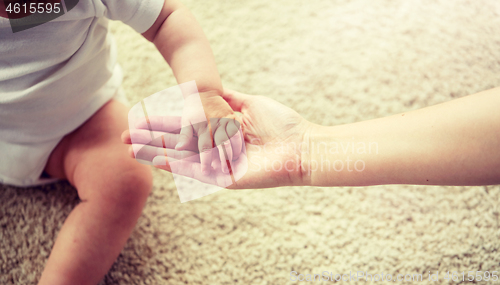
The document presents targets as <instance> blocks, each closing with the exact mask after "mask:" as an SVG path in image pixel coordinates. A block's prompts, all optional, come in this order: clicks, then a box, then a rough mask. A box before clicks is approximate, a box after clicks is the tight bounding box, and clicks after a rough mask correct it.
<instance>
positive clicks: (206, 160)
mask: <svg viewBox="0 0 500 285" xmlns="http://www.w3.org/2000/svg"><path fill="white" fill-rule="evenodd" d="M212 148H213V144H212V136H211V135H210V131H209V130H208V128H205V129H204V130H203V131H202V132H201V133H199V134H198V149H199V151H200V162H201V172H202V174H204V175H207V174H209V173H210V168H211V165H212V151H213V150H212Z"/></svg>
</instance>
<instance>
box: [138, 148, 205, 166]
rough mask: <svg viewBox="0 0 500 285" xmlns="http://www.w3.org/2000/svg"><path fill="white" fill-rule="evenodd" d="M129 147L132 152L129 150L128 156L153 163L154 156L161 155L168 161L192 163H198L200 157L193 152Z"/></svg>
mask: <svg viewBox="0 0 500 285" xmlns="http://www.w3.org/2000/svg"><path fill="white" fill-rule="evenodd" d="M130 147H131V148H132V149H133V150H130V149H129V155H131V156H132V157H134V158H136V159H140V160H145V161H153V159H154V158H155V157H156V156H160V155H163V156H165V157H167V159H168V160H169V161H173V160H181V159H184V160H187V161H192V162H200V156H199V155H198V153H197V152H194V151H187V150H183V151H179V150H175V149H171V148H163V147H156V146H151V145H141V144H133V145H131V146H130ZM130 152H131V153H130Z"/></svg>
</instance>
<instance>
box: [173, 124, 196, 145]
mask: <svg viewBox="0 0 500 285" xmlns="http://www.w3.org/2000/svg"><path fill="white" fill-rule="evenodd" d="M192 141H193V126H191V125H187V126H185V127H183V128H182V129H181V132H180V133H179V141H178V142H177V144H176V145H175V149H176V150H185V149H187V147H188V146H189V144H190V143H191V142H192Z"/></svg>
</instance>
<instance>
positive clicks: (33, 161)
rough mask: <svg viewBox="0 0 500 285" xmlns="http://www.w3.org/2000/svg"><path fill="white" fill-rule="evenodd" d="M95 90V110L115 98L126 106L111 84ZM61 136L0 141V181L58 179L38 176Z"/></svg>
mask: <svg viewBox="0 0 500 285" xmlns="http://www.w3.org/2000/svg"><path fill="white" fill-rule="evenodd" d="M97 93H98V94H96V95H97V96H99V97H101V98H102V99H101V100H98V101H99V102H100V103H99V106H92V107H93V109H95V110H98V109H99V108H100V107H102V106H103V105H104V104H106V103H107V102H108V101H109V100H111V99H115V100H118V101H120V102H122V103H123V104H125V105H126V106H127V107H129V106H130V104H129V102H128V100H127V98H126V96H125V93H124V92H123V90H122V89H121V88H118V89H117V88H116V86H115V85H114V84H107V85H105V86H103V87H102V88H101V89H99V90H98V91H97ZM87 119H88V118H87ZM87 119H85V120H84V121H83V122H85V121H86V120H87ZM83 122H82V123H83ZM20 131H22V130H20ZM63 137H64V136H61V137H57V138H54V139H51V140H49V141H44V142H33V143H31V142H30V143H9V142H5V141H1V140H0V183H1V184H9V185H14V186H19V187H29V186H36V185H43V184H47V183H53V182H56V181H58V179H55V178H42V177H40V176H41V174H42V172H43V170H44V169H45V165H46V164H47V161H48V159H49V156H50V154H51V153H52V151H53V150H54V148H55V147H56V146H57V144H58V143H59V141H61V139H62V138H63Z"/></svg>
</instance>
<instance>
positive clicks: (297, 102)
mask: <svg viewBox="0 0 500 285" xmlns="http://www.w3.org/2000/svg"><path fill="white" fill-rule="evenodd" d="M183 2H184V3H185V4H186V6H188V8H190V9H191V11H192V12H193V13H194V14H195V16H196V17H197V19H198V20H199V22H200V23H201V25H202V26H203V28H204V30H205V32H206V34H207V36H208V38H209V40H210V42H211V44H212V47H213V50H214V53H215V56H216V59H217V63H218V68H219V71H220V74H221V77H222V80H223V84H224V86H225V87H228V88H232V89H235V90H238V91H241V92H244V93H248V94H260V95H266V96H269V97H271V98H273V99H275V100H277V101H279V102H281V103H283V104H285V105H287V106H289V107H291V108H293V109H295V110H296V111H297V112H299V113H300V114H301V115H302V116H304V117H305V118H306V119H307V120H310V121H312V122H314V123H317V124H323V125H337V124H346V123H352V122H358V121H362V120H368V119H373V118H379V117H384V116H388V115H392V114H396V113H399V112H406V111H410V110H415V109H418V108H422V107H426V106H430V105H434V104H437V103H440V102H445V101H448V100H451V99H454V98H458V97H461V96H465V95H467V94H473V93H476V92H479V91H482V90H486V89H489V88H492V87H495V86H500V2H499V1H497V0H456V1H446V0H414V1H404V0H385V1H384V0H371V1H368V0H365V1H364V0H352V1H348V0H328V1H323V0H311V1H304V0H300V1H299V0H286V1H284V0H276V1H268V0H253V1H228V0H214V1H201V0H184V1H183ZM111 27H112V31H113V33H114V34H115V35H116V40H117V42H118V45H119V62H120V63H121V65H122V67H123V69H124V72H125V79H124V83H123V85H124V89H125V91H126V93H127V96H128V98H129V99H130V101H131V102H132V103H136V102H138V101H139V100H140V99H141V98H144V97H147V96H149V95H151V94H153V93H155V92H157V91H159V90H162V89H165V88H168V87H171V86H174V85H175V80H174V78H173V76H172V73H171V71H170V70H169V68H168V66H167V64H166V63H164V61H163V59H162V57H161V55H160V54H159V53H158V52H157V51H156V50H155V48H154V46H153V45H152V44H150V43H148V42H147V41H146V40H144V39H143V38H141V36H140V35H137V34H135V33H134V32H133V31H132V29H130V28H129V27H127V26H125V25H123V24H121V23H112V24H111ZM499 110H500V106H499ZM154 175H155V177H154V189H153V191H152V194H151V196H150V197H149V200H148V202H147V205H146V207H145V209H144V212H143V215H142V217H141V218H140V219H139V222H138V224H137V226H136V228H135V230H134V232H133V233H132V235H131V237H130V239H129V241H128V243H127V245H126V246H125V248H124V249H123V251H122V253H121V255H120V256H119V258H118V259H117V261H116V262H115V264H114V265H113V267H112V269H111V271H110V272H109V273H108V275H107V276H106V277H105V278H104V280H103V281H102V284H295V282H291V281H289V278H290V271H292V270H293V271H296V272H298V273H302V274H310V273H321V272H323V271H329V272H333V273H334V274H337V273H340V274H344V273H349V271H352V272H354V271H366V272H368V273H371V274H377V273H382V272H383V273H384V274H388V273H389V274H392V275H393V276H395V275H396V274H423V276H424V277H423V278H424V281H422V282H418V284H426V283H432V284H436V283H438V284H440V283H448V282H447V281H446V280H444V279H443V277H444V272H445V271H460V272H461V271H466V272H467V271H490V272H492V271H495V270H500V266H499V264H500V242H499V240H500V226H499V203H500V187H499V186H488V187H423V186H406V185H393V186H377V187H359V188H347V187H346V188H315V187H296V188H292V187H283V188H277V189H265V190H244V191H229V190H223V191H219V192H217V193H215V194H213V195H210V196H207V197H204V198H202V199H199V200H195V201H193V202H188V203H184V204H180V202H179V198H178V195H177V192H176V190H175V185H174V183H173V180H172V177H171V176H170V175H169V174H168V173H165V172H161V171H156V170H155V171H154ZM77 203H78V197H77V195H76V191H75V190H74V189H73V188H72V187H71V186H69V184H67V183H65V182H61V183H56V184H52V185H48V186H44V187H37V188H29V189H20V188H14V187H9V186H0V283H1V284H33V283H34V282H36V280H37V279H38V278H39V276H40V274H41V272H42V270H43V267H44V263H45V262H46V258H47V257H48V255H49V253H50V249H51V247H52V245H53V243H54V240H55V238H56V235H57V233H58V231H59V229H60V227H61V226H62V224H63V222H64V219H65V218H66V217H67V216H68V214H69V213H70V211H71V209H72V208H73V207H74V206H75V205H76V204H77ZM438 270H439V272H440V276H439V281H438V282H429V281H427V279H428V272H429V271H430V272H431V273H432V274H435V272H436V271H438ZM498 273H499V272H497V274H498ZM323 283H329V282H323ZM351 283H357V282H355V281H351ZM359 283H367V282H365V281H362V282H359ZM410 283H417V282H398V284H410ZM466 283H467V282H466ZM480 283H483V282H480ZM315 284H321V282H315Z"/></svg>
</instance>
